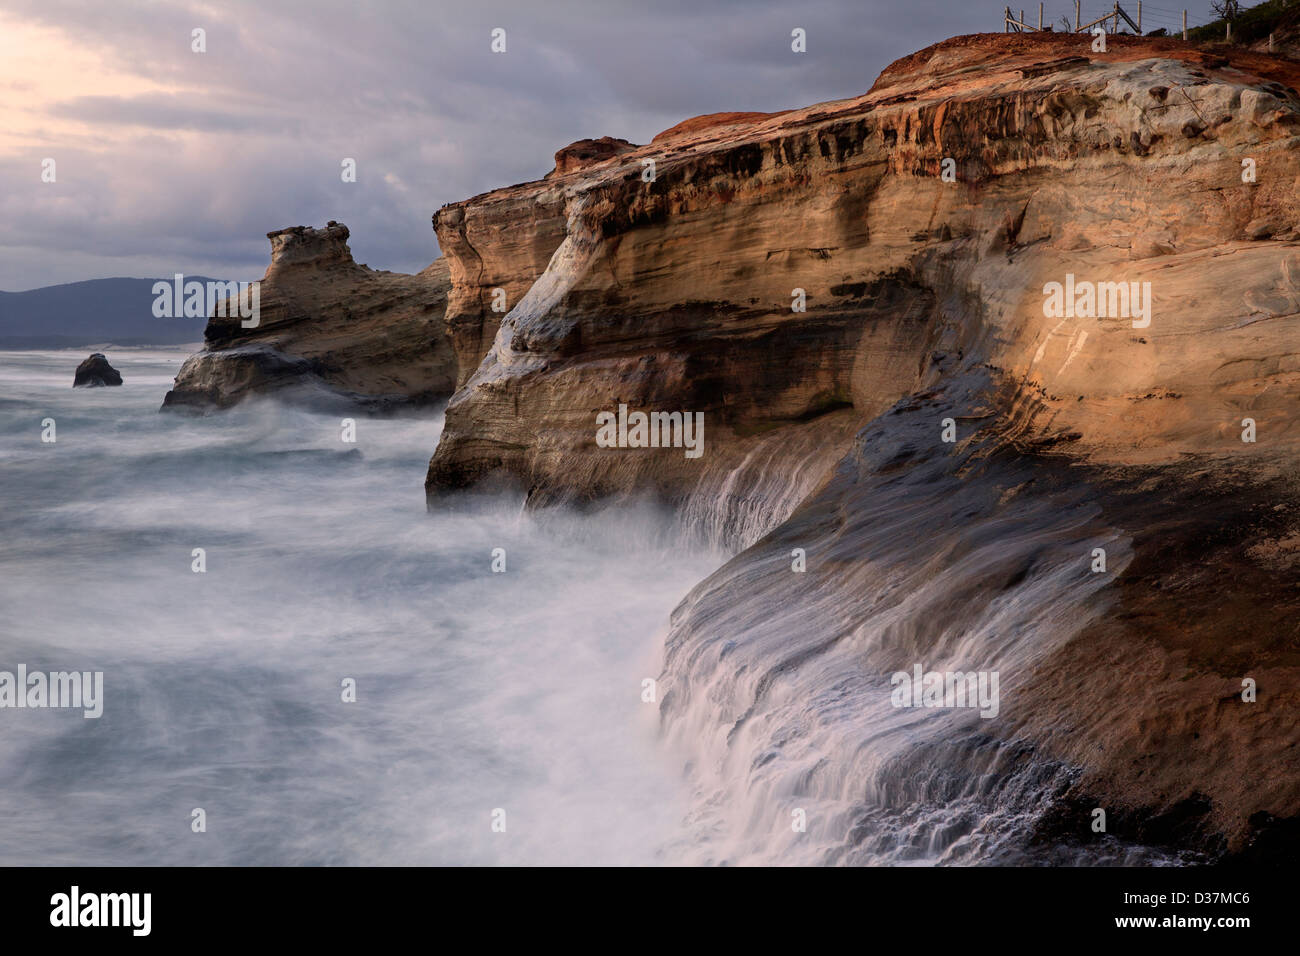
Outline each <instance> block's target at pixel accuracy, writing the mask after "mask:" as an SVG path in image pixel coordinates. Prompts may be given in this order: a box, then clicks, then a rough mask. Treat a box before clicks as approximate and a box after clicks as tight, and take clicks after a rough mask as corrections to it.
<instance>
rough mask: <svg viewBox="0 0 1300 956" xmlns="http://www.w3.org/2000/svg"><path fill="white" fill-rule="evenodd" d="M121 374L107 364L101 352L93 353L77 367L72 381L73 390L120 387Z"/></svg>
mask: <svg viewBox="0 0 1300 956" xmlns="http://www.w3.org/2000/svg"><path fill="white" fill-rule="evenodd" d="M121 384H122V373H121V372H119V371H118V370H117V369H115V368H113V366H111V365H109V364H108V359H107V358H105V357H104V353H103V352H95V353H93V354H92V355H91V356H90V358H88V359H86V360H85V361H84V362H82V363H81V364H80V365H78V366H77V374H76V376H75V377H74V378H73V379H72V387H73V388H83V387H84V388H94V387H96V386H98V385H121Z"/></svg>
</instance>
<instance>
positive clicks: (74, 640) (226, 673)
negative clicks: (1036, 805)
mask: <svg viewBox="0 0 1300 956" xmlns="http://www.w3.org/2000/svg"><path fill="white" fill-rule="evenodd" d="M108 354H109V359H110V361H111V362H112V364H113V365H114V366H115V367H116V368H118V369H119V370H120V371H121V372H122V375H123V378H124V381H125V384H124V385H123V386H122V387H120V388H98V389H76V390H74V389H72V388H71V384H72V374H73V370H74V369H75V367H76V365H77V364H78V362H79V361H80V360H81V359H83V358H84V357H85V354H84V353H83V352H7V353H0V670H7V671H10V672H16V670H17V668H18V666H19V665H26V667H27V668H28V671H29V672H34V671H46V672H48V671H56V670H79V671H102V672H103V675H104V677H103V680H104V691H103V696H104V704H103V716H102V717H100V718H98V719H87V718H85V717H84V716H83V713H82V711H80V710H66V709H13V708H5V709H0V865H43V864H89V865H101V864H126V865H136V864H159V865H167V864H268V865H270V864H284V865H293V864H399V865H408V864H409V865H415V864H543V863H555V864H578V863H584V864H585V863H590V864H602V863H610V864H640V863H659V862H674V861H675V860H676V859H679V858H680V855H679V851H678V850H677V849H674V848H680V847H681V846H682V845H683V840H684V836H683V833H684V830H683V828H684V826H685V825H686V824H685V822H684V821H686V820H687V818H688V817H689V808H688V806H687V801H688V799H689V790H688V788H687V786H686V785H685V783H684V778H683V774H682V772H681V766H680V762H679V761H678V760H676V759H675V758H674V757H672V756H671V754H670V753H669V751H668V750H667V749H665V747H664V746H663V742H662V739H661V735H660V730H659V717H658V709H657V707H656V706H655V705H654V704H648V703H645V702H643V701H642V681H643V680H644V679H645V678H653V677H655V676H657V675H658V674H659V673H660V669H661V666H662V664H661V658H662V647H663V638H664V634H665V632H666V630H667V627H668V619H669V614H670V612H671V610H672V608H673V607H674V606H675V605H676V604H677V603H678V602H679V601H680V600H681V598H682V597H683V596H684V595H685V594H686V593H687V592H688V591H689V590H690V588H691V587H692V586H693V585H694V584H695V583H696V582H698V581H699V580H700V579H702V578H703V577H705V576H707V575H708V574H709V573H710V572H711V571H712V570H713V569H714V568H716V567H717V566H718V564H719V563H720V562H721V561H722V560H723V556H722V555H719V554H716V553H709V552H705V551H700V550H685V549H684V548H682V547H679V546H677V544H676V543H675V542H674V541H671V540H665V539H664V536H663V535H662V533H661V532H660V529H662V528H664V527H666V526H667V525H668V522H666V521H665V520H664V518H663V516H662V515H660V514H657V513H656V512H655V511H653V510H650V509H635V508H633V509H628V508H620V509H618V510H617V511H614V510H610V511H608V512H606V513H604V514H599V515H594V516H593V515H587V516H584V517H581V518H579V517H575V516H573V515H569V514H567V513H565V512H556V511H552V512H547V513H543V514H541V515H536V514H528V513H525V512H523V511H522V509H521V507H520V502H519V501H517V500H508V499H503V498H477V499H473V500H463V501H460V502H456V503H454V505H451V506H448V507H446V508H443V509H440V510H437V511H434V512H432V513H427V512H426V506H425V499H424V493H423V480H424V472H425V468H426V466H427V463H428V459H429V455H430V453H431V452H432V450H433V448H434V447H435V445H436V443H437V440H438V436H439V432H440V429H441V415H440V413H430V414H428V415H426V416H424V417H414V418H397V419H385V420H376V419H369V418H360V417H359V418H357V419H356V442H355V443H354V444H349V443H345V442H343V441H342V423H341V420H340V418H339V417H338V416H331V415H325V414H317V413H313V412H308V411H303V410H300V409H294V408H288V407H284V406H281V405H278V404H275V403H271V402H263V403H254V404H248V405H244V406H240V407H239V408H237V409H234V410H231V411H229V412H226V413H222V414H218V415H212V416H207V417H201V418H195V417H188V416H184V415H175V414H159V412H158V407H159V405H160V404H161V401H162V397H163V395H164V393H165V392H166V390H167V388H168V386H169V385H170V382H171V378H172V376H173V375H174V374H175V372H176V370H177V369H178V368H179V366H180V364H181V362H182V361H183V360H184V358H185V357H186V354H187V353H186V351H185V350H183V349H174V350H173V349H158V350H116V351H110V352H109V353H108ZM47 418H49V419H54V422H55V441H54V442H53V443H46V442H42V440H41V436H42V431H43V426H42V421H43V420H44V419H47ZM196 548H202V549H204V551H205V560H206V571H205V572H203V573H196V572H195V571H194V570H192V565H193V562H194V560H195V559H194V557H193V551H194V549H196ZM495 548H502V549H504V550H505V562H506V571H505V572H504V573H494V572H493V571H492V555H493V549H495ZM349 678H350V679H352V680H354V681H355V683H356V700H355V702H345V701H344V700H343V699H342V698H343V695H344V691H343V682H344V681H345V679H349ZM196 808H201V809H202V810H203V811H204V814H205V819H206V831H205V832H201V833H198V832H194V831H193V829H192V823H193V821H194V819H195V817H194V814H193V811H194V810H195V809H196ZM499 810H500V811H504V824H505V826H504V832H499V831H498V830H494V828H493V824H494V821H495V822H497V823H498V826H499V822H500V821H501V819H502V815H501V814H499V813H496V811H499ZM686 842H687V843H689V840H686Z"/></svg>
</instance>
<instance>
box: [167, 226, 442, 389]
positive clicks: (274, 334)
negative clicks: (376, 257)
mask: <svg viewBox="0 0 1300 956" xmlns="http://www.w3.org/2000/svg"><path fill="white" fill-rule="evenodd" d="M267 238H268V239H270V240H271V264H270V266H269V267H268V268H267V270H266V275H265V276H264V277H263V278H262V280H261V286H260V293H259V294H260V316H259V321H258V324H257V325H256V326H255V327H252V328H244V327H243V326H242V324H241V318H240V316H239V315H238V314H233V315H231V314H229V313H235V312H236V310H234V309H226V308H219V309H217V310H216V311H217V313H218V314H216V315H214V316H213V317H212V318H211V319H209V321H208V325H207V329H206V330H205V333H204V348H203V351H201V352H199V353H198V354H196V355H194V356H192V357H191V358H190V359H189V360H188V361H186V363H185V364H184V366H182V368H181V370H180V373H179V374H178V375H177V377H176V384H175V386H174V387H173V389H172V390H171V391H170V392H168V393H167V396H166V398H165V399H164V402H163V407H164V408H177V407H183V408H198V409H204V408H211V407H225V406H229V405H233V404H235V403H237V402H239V401H242V400H243V399H245V398H247V397H249V396H252V395H257V394H272V393H273V394H276V395H277V396H279V397H280V398H284V399H289V400H293V401H302V402H311V403H322V402H324V403H340V402H341V403H348V404H356V405H359V406H362V407H367V408H372V409H384V408H391V407H394V406H397V405H403V404H411V403H423V402H432V401H435V400H439V399H443V398H446V397H447V396H448V395H449V394H450V393H451V391H452V390H453V388H454V387H455V383H456V378H457V363H456V355H455V353H454V352H453V350H452V348H451V343H450V339H449V338H448V336H447V333H446V329H445V326H444V325H443V312H444V310H445V308H446V302H447V292H448V279H447V266H446V263H445V262H444V261H443V260H441V259H439V260H436V261H435V262H434V263H433V264H432V265H430V266H429V267H428V268H427V269H425V270H424V271H422V272H420V273H419V274H418V275H402V274H399V273H393V272H379V271H374V270H372V269H368V268H366V267H365V266H362V265H358V264H357V263H356V262H354V261H353V259H352V252H351V250H349V248H348V245H347V239H348V228H347V226H344V225H342V224H339V223H333V222H331V223H330V224H329V225H327V226H325V227H324V228H323V229H312V228H308V227H303V226H296V227H293V228H290V229H281V230H278V231H276V232H271V233H268V234H267Z"/></svg>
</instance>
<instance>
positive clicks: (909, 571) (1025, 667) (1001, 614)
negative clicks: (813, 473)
mask: <svg viewBox="0 0 1300 956" xmlns="http://www.w3.org/2000/svg"><path fill="white" fill-rule="evenodd" d="M952 412H953V409H951V408H948V407H942V406H941V405H940V404H939V403H937V402H916V403H912V404H911V405H910V406H908V407H906V408H900V409H899V410H897V412H896V413H895V414H891V415H886V416H883V417H882V418H881V419H880V420H878V421H877V422H876V423H874V424H873V425H872V426H871V427H870V428H868V429H867V430H865V431H864V432H863V433H862V434H861V435H860V436H859V437H858V439H857V442H856V444H855V448H854V451H853V452H852V453H851V454H850V456H849V459H848V460H847V461H846V462H845V463H844V464H843V465H842V466H841V467H840V468H839V469H838V471H837V473H836V475H835V476H834V477H833V478H832V479H831V481H830V485H829V487H828V488H827V489H826V492H825V494H823V495H820V496H818V495H814V496H813V498H812V499H811V500H810V501H809V502H808V503H807V504H806V505H805V506H804V507H802V508H801V509H799V510H798V511H797V512H796V513H795V515H794V516H793V517H792V518H791V519H790V520H789V521H787V522H785V523H784V524H782V525H781V526H780V527H779V528H777V529H776V530H774V531H773V532H772V533H771V534H769V535H768V536H767V537H766V538H764V539H763V540H762V541H761V542H759V543H758V544H757V545H755V546H754V547H752V548H750V549H749V550H747V551H745V552H744V553H742V554H741V555H739V556H738V557H737V558H735V559H733V560H732V561H731V562H729V563H728V564H727V565H725V566H724V567H723V568H722V569H720V570H719V571H717V572H716V573H715V574H714V575H713V576H712V577H710V578H709V579H708V580H707V581H705V582H703V583H702V584H700V585H699V586H697V587H696V588H695V589H694V590H693V591H692V593H691V595H690V596H689V597H688V598H687V599H686V600H685V601H684V602H683V603H682V605H681V606H680V607H679V608H678V609H677V610H676V612H675V613H674V615H673V622H672V630H671V632H670V635H669V637H668V640H667V657H666V663H665V674H664V681H665V687H666V693H665V699H664V705H663V718H664V725H665V730H666V735H667V738H668V740H669V741H670V742H671V745H672V746H673V747H674V748H675V749H676V750H677V751H678V752H680V753H682V754H684V755H685V756H686V759H687V761H688V765H689V769H688V776H689V778H690V779H691V780H692V782H693V784H694V786H695V788H696V793H697V799H698V800H699V805H698V807H697V810H696V812H695V814H694V816H693V819H692V821H691V823H692V831H691V832H692V834H693V836H694V837H695V838H696V841H697V842H695V843H693V844H692V849H691V851H690V852H691V856H692V858H693V859H695V860H697V861H699V862H710V863H754V862H778V863H792V864H819V863H856V864H862V863H868V864H874V863H912V862H926V863H970V862H998V861H1003V862H1006V861H1016V862H1019V861H1023V860H1025V859H1034V858H1036V854H1037V856H1038V858H1041V857H1042V855H1043V853H1044V852H1047V853H1060V850H1059V849H1058V848H1057V847H1056V846H1052V847H1049V848H1045V849H1044V848H1038V849H1035V848H1034V847H1033V846H1032V836H1033V834H1034V824H1035V820H1036V818H1037V817H1038V816H1039V815H1040V814H1041V813H1042V812H1043V811H1044V810H1045V809H1047V808H1048V807H1050V806H1051V802H1052V799H1053V798H1054V797H1056V796H1057V795H1059V793H1060V792H1061V790H1062V789H1063V787H1064V786H1065V784H1067V783H1068V781H1069V779H1070V772H1069V770H1068V768H1066V767H1064V766H1062V765H1060V764H1059V763H1056V762H1053V761H1051V760H1047V761H1044V760H1042V759H1041V758H1039V757H1038V756H1037V755H1036V754H1035V753H1034V751H1033V748H1032V747H1031V746H1029V745H1027V744H1025V743H1023V742H1017V741H1015V740H1007V739H1005V738H1004V737H1002V736H1000V735H998V734H996V733H995V732H994V731H993V726H994V723H993V722H990V721H988V720H986V719H985V717H983V716H981V715H980V713H979V711H978V710H977V709H965V710H947V709H909V708H899V707H895V706H894V705H893V703H892V700H891V694H892V692H893V686H892V685H891V682H890V677H891V675H892V674H894V673H895V672H899V671H902V672H907V673H911V672H912V670H913V667H914V665H918V664H919V665H920V666H921V667H922V669H923V670H925V671H938V672H951V671H959V672H971V671H982V672H996V673H998V674H999V675H1000V678H1001V681H1000V704H999V710H1000V712H1001V714H1002V716H1003V718H1004V720H1005V717H1006V714H1007V713H1008V712H1014V710H1015V708H1016V707H1017V702H1018V696H1019V695H1020V694H1021V693H1023V692H1024V688H1025V686H1026V684H1027V683H1028V678H1029V676H1030V675H1031V674H1032V672H1033V668H1034V666H1035V664H1036V663H1038V662H1039V661H1041V660H1042V659H1043V658H1044V657H1045V656H1046V655H1048V654H1049V653H1050V652H1051V651H1052V650H1053V649H1055V648H1057V647H1059V646H1060V644H1061V643H1063V642H1065V641H1067V640H1068V639H1069V638H1071V637H1072V636H1073V635H1075V634H1077V633H1078V631H1079V630H1080V629H1082V628H1083V627H1084V625H1085V624H1086V623H1087V622H1088V620H1089V619H1090V618H1093V617H1095V616H1097V615H1101V614H1104V613H1105V611H1106V609H1107V604H1108V602H1107V600H1106V598H1105V595H1104V593H1102V592H1103V591H1104V583H1103V580H1102V578H1101V577H1100V576H1098V575H1094V574H1091V573H1090V572H1089V569H1088V564H1087V562H1086V561H1083V560H1081V556H1086V555H1089V554H1090V553H1091V549H1092V548H1094V547H1100V546H1104V547H1106V548H1107V550H1108V553H1109V556H1110V560H1111V568H1112V570H1113V571H1117V572H1118V571H1122V569H1123V567H1124V565H1125V564H1126V562H1127V552H1126V542H1125V541H1124V539H1123V536H1122V535H1120V534H1119V533H1118V532H1117V531H1116V529H1114V528H1110V527H1108V526H1107V525H1106V523H1105V521H1104V520H1103V518H1102V515H1101V509H1100V508H1099V506H1098V504H1097V503H1096V501H1095V500H1094V499H1093V498H1092V497H1091V496H1090V495H1089V494H1088V493H1087V490H1086V489H1085V488H1082V487H1080V486H1079V485H1078V484H1077V483H1076V484H1073V485H1068V484H1065V483H1063V482H1060V480H1059V475H1058V476H1055V479H1056V480H1055V482H1053V480H1052V478H1053V476H1051V475H1050V474H1044V472H1045V471H1046V472H1049V473H1050V472H1051V471H1052V470H1053V468H1052V466H1051V465H1034V464H1031V463H1027V462H1025V461H1024V460H1021V459H1018V458H1017V457H1015V456H1014V455H1011V454H1009V453H1008V452H1006V451H1005V450H1002V451H999V450H996V449H991V448H989V447H987V446H988V445H989V444H991V443H990V442H988V441H986V442H972V443H970V444H969V445H968V446H967V447H966V448H965V449H964V453H963V454H962V455H961V456H960V457H955V458H953V457H949V456H947V455H945V454H943V453H942V452H940V451H936V450H935V443H934V442H933V441H932V440H931V432H932V431H933V422H934V421H935V420H936V419H937V418H941V417H943V416H944V415H945V414H949V413H952ZM985 455H987V457H984V456H985ZM959 474H960V477H958V476H959ZM1035 483H1037V484H1039V485H1043V484H1050V483H1055V484H1057V485H1058V487H1057V488H1055V489H1054V490H1051V491H1043V490H1039V491H1036V492H1034V491H1028V490H1026V489H1027V486H1030V485H1033V484H1035ZM845 497H847V498H848V499H849V500H851V501H852V503H853V506H852V508H845V507H843V504H842V503H843V501H844V499H845ZM796 548H799V549H803V551H804V552H806V554H807V555H808V556H809V557H808V558H807V570H806V572H803V573H800V572H796V571H793V570H792V567H793V565H794V563H795V562H794V557H793V552H794V549H796ZM990 716H996V715H990ZM795 811H802V812H803V813H804V814H805V815H806V819H807V832H806V833H802V832H796V830H795V829H794V827H793V826H792V823H793V819H792V813H794V812H795ZM1074 857H1075V859H1078V860H1084V859H1087V860H1088V861H1090V862H1105V861H1106V860H1107V859H1110V860H1113V861H1115V862H1120V861H1122V862H1129V863H1133V862H1145V861H1150V860H1152V859H1157V860H1158V859H1162V858H1163V857H1162V855H1160V854H1154V853H1152V852H1150V851H1147V850H1145V849H1142V848H1132V847H1125V846H1123V845H1122V844H1120V843H1118V842H1114V843H1112V844H1110V845H1103V846H1102V847H1101V848H1100V849H1099V848H1098V847H1096V846H1093V847H1090V848H1088V849H1087V850H1081V851H1078V852H1077V853H1076V854H1075V855H1074Z"/></svg>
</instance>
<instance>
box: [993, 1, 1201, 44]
mask: <svg viewBox="0 0 1300 956" xmlns="http://www.w3.org/2000/svg"><path fill="white" fill-rule="evenodd" d="M1081 6H1082V3H1081V0H1074V26H1073V27H1071V26H1070V21H1069V18H1068V17H1061V21H1062V23H1061V26H1062V27H1064V28H1065V29H1066V30H1069V31H1070V32H1072V33H1089V32H1091V31H1092V30H1093V28H1094V27H1101V28H1102V29H1103V30H1106V32H1108V33H1119V24H1120V21H1121V20H1123V21H1124V22H1125V23H1127V24H1128V25H1129V27H1130V28H1131V29H1132V30H1133V32H1134V33H1136V34H1137V35H1138V36H1141V35H1142V0H1137V18H1136V19H1134V18H1133V17H1131V16H1130V15H1129V13H1128V11H1127V10H1125V9H1124V8H1123V7H1122V6H1120V5H1119V3H1118V2H1117V3H1115V5H1114V6H1113V7H1112V8H1111V10H1110V11H1109V12H1108V13H1104V14H1102V15H1101V16H1099V17H1098V18H1097V19H1096V20H1093V21H1091V22H1090V23H1082V22H1080V21H1081V20H1082V19H1083V16H1082V14H1083V11H1082V10H1081V9H1080V8H1081ZM1148 9H1149V11H1151V12H1154V13H1155V16H1154V18H1152V17H1148V19H1147V23H1148V25H1149V24H1150V23H1152V22H1153V20H1154V21H1155V23H1156V25H1157V28H1158V29H1160V30H1164V31H1165V33H1166V34H1169V35H1171V36H1172V35H1173V34H1174V32H1175V31H1177V30H1179V29H1181V30H1182V32H1183V39H1184V40H1186V39H1187V11H1186V10H1183V11H1182V24H1181V27H1180V26H1178V25H1176V21H1175V19H1174V18H1175V17H1177V15H1178V11H1176V10H1170V9H1165V8H1163V7H1149V8H1148ZM1107 24H1109V25H1110V26H1109V29H1108V28H1107ZM1002 27H1003V32H1004V33H1028V32H1031V31H1035V30H1047V31H1052V30H1054V29H1055V24H1051V23H1049V24H1047V25H1046V26H1044V25H1043V5H1042V4H1041V3H1040V4H1039V5H1038V26H1037V27H1033V26H1030V25H1029V22H1028V21H1027V20H1026V19H1025V11H1024V10H1021V11H1020V17H1019V18H1017V17H1016V16H1015V14H1013V13H1012V12H1011V8H1010V7H1004V8H1003V11H1002Z"/></svg>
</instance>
